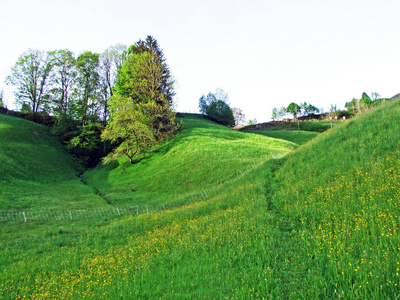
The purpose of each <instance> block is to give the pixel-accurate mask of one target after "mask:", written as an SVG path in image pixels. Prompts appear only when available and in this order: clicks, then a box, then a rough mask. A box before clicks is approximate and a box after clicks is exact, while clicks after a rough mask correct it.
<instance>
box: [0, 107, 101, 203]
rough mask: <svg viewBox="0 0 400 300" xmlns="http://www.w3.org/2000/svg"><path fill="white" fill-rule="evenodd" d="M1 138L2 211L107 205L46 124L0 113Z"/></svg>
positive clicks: (0, 186)
mask: <svg viewBox="0 0 400 300" xmlns="http://www.w3.org/2000/svg"><path fill="white" fill-rule="evenodd" d="M0 141H1V143H0V210H22V209H24V210H26V209H33V210H39V209H43V208H45V209H60V208H82V207H97V206H99V205H104V204H103V203H104V200H102V199H101V198H100V197H99V196H97V195H95V194H94V192H93V190H92V189H91V188H88V187H87V186H85V185H84V184H83V183H81V182H80V181H79V179H78V176H79V173H80V172H83V169H81V168H80V166H79V165H78V164H76V163H74V162H73V161H72V159H71V158H70V157H69V156H68V155H67V154H66V153H65V152H64V151H63V150H62V149H61V146H60V145H59V144H58V143H57V142H56V141H55V140H54V139H53V138H52V137H51V135H50V134H49V130H48V129H47V128H46V127H44V126H42V125H38V124H35V123H33V122H30V121H26V120H23V119H19V118H17V117H12V116H7V115H2V114H0Z"/></svg>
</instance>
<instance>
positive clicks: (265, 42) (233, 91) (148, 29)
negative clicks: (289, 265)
mask: <svg viewBox="0 0 400 300" xmlns="http://www.w3.org/2000/svg"><path fill="white" fill-rule="evenodd" d="M0 11H1V16H0V41H1V46H0V89H2V88H4V89H5V93H6V95H5V97H6V99H5V100H6V101H7V105H8V107H12V106H13V102H14V99H13V96H12V94H11V92H10V91H9V90H8V89H6V86H5V84H4V80H5V77H6V76H7V75H8V74H9V72H10V69H11V67H12V66H13V65H14V63H15V62H16V60H17V58H18V56H20V55H21V54H22V53H23V52H24V51H26V50H27V49H28V48H33V49H39V50H57V49H65V48H68V49H70V50H71V51H73V52H74V53H75V54H76V55H77V54H79V53H80V52H82V51H85V50H90V51H93V52H98V53H101V52H103V51H104V50H105V49H106V48H108V47H109V46H111V45H114V44H117V43H119V44H125V45H128V46H129V45H132V44H134V43H135V42H136V41H138V40H139V39H144V38H146V36H147V35H148V34H150V35H152V36H154V37H155V38H156V39H157V41H158V42H159V44H160V47H161V48H162V49H163V51H164V54H165V56H166V58H167V63H168V65H169V67H170V69H171V72H172V74H173V75H174V77H175V78H176V81H177V83H178V86H177V96H176V98H175V102H176V104H177V111H180V112H198V100H199V98H200V97H201V95H202V94H207V93H208V92H210V91H211V92H214V91H215V90H216V88H218V87H219V88H222V89H223V90H225V91H226V92H228V94H229V97H230V100H231V106H232V107H239V108H241V109H242V110H243V111H244V113H245V114H246V118H247V119H253V118H256V119H257V120H258V122H262V121H268V120H270V118H271V112H272V108H273V107H280V106H283V105H284V106H287V105H288V104H289V103H290V102H292V101H294V102H297V103H300V102H304V101H306V102H308V103H312V104H313V105H315V106H317V107H320V108H322V107H323V108H325V109H326V110H328V108H329V107H330V104H337V105H338V108H343V107H344V104H345V102H346V101H350V100H351V99H352V98H360V97H361V94H362V92H367V93H368V94H371V92H378V93H379V94H380V95H381V96H382V97H392V96H393V95H395V94H397V93H399V92H400V86H399V83H400V72H399V70H400V53H399V49H400V39H399V34H400V18H399V13H400V1H398V0H329V1H327V0H236V1H235V0H229V1H228V0H202V1H187V0H171V1H167V0H146V1H143V0H141V1H137V0H113V1H111V0H108V1H105V0H96V1H93V0H69V1H64V0H62V1H61V0H36V1H32V0H29V1H28V0H0Z"/></svg>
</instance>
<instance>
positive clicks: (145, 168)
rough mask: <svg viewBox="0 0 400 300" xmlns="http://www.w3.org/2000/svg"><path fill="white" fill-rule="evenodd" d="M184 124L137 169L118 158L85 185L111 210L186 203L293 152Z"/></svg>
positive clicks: (283, 144)
mask: <svg viewBox="0 0 400 300" xmlns="http://www.w3.org/2000/svg"><path fill="white" fill-rule="evenodd" d="M182 122H183V130H182V131H181V132H180V133H179V134H178V136H177V137H176V138H174V139H173V140H171V141H169V142H168V143H166V144H165V145H163V146H162V147H161V148H158V149H157V150H155V151H154V152H153V153H152V154H151V155H149V156H146V157H141V159H140V160H139V161H138V162H137V163H136V164H135V165H130V163H129V161H128V160H127V159H122V160H120V161H118V162H117V163H114V164H110V165H105V166H99V167H98V168H96V169H94V170H91V171H88V172H86V173H85V175H84V177H83V180H84V181H85V182H87V183H88V184H89V185H90V186H94V187H95V188H97V189H98V190H99V191H100V192H101V194H102V195H103V196H104V197H105V198H106V199H107V200H108V201H109V202H110V203H112V204H114V205H129V206H132V205H153V206H154V205H160V204H164V205H167V206H171V205H176V204H179V203H184V204H185V203H186V204H187V203H188V202H190V201H196V199H198V198H199V197H200V198H202V197H204V196H206V195H207V196H211V195H212V194H215V193H217V191H218V189H220V187H221V186H222V185H224V184H226V183H227V182H229V181H230V180H233V179H235V178H237V177H238V176H239V177H243V174H245V173H246V172H248V171H250V170H252V169H253V168H254V167H256V166H259V165H260V164H262V163H264V162H265V161H267V160H269V159H271V158H272V155H274V156H282V155H284V154H286V153H287V152H288V151H290V150H292V149H295V148H296V147H297V145H296V144H294V143H292V142H289V141H285V140H280V141H277V140H274V139H269V138H266V137H263V136H257V135H249V134H245V133H242V132H237V131H234V130H231V129H229V128H227V127H223V126H220V125H218V124H216V123H214V122H211V121H209V120H205V119H203V118H201V116H199V115H189V116H186V117H185V118H183V119H182ZM271 153H272V154H271Z"/></svg>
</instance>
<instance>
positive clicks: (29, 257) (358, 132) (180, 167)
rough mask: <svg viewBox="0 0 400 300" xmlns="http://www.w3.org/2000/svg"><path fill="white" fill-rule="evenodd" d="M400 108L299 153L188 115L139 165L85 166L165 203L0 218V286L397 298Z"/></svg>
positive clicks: (5, 291) (153, 294)
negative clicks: (34, 218) (47, 218)
mask: <svg viewBox="0 0 400 300" xmlns="http://www.w3.org/2000/svg"><path fill="white" fill-rule="evenodd" d="M399 112H400V102H399V100H394V101H392V102H388V103H386V104H385V105H383V106H381V107H379V108H376V109H374V110H372V111H370V112H368V113H366V114H364V115H361V116H360V117H357V118H355V119H353V120H350V121H348V122H346V123H344V124H343V125H341V126H338V127H336V128H334V129H332V130H330V131H328V132H325V133H322V134H321V135H319V136H318V137H316V138H315V139H313V140H311V141H310V142H308V143H306V144H305V145H303V146H301V147H299V148H297V150H295V151H292V149H294V148H296V147H297V145H295V144H293V143H288V142H285V141H282V140H276V139H271V138H268V137H263V136H260V135H254V134H245V133H237V132H234V131H230V130H228V129H226V128H223V127H221V126H218V125H215V124H213V123H208V122H206V121H204V120H200V119H196V118H188V119H186V120H185V119H183V122H184V130H183V131H182V132H181V133H180V134H179V135H178V136H177V138H176V139H174V140H171V141H170V142H169V143H167V144H166V145H165V146H164V148H159V149H158V152H154V153H152V154H151V155H149V156H147V157H142V159H141V160H140V161H138V163H137V164H136V165H134V166H130V165H129V164H127V162H126V161H125V160H121V161H119V162H118V163H116V164H114V165H108V166H102V167H99V168H97V169H95V170H92V171H90V172H88V173H87V174H85V176H84V178H85V180H86V181H87V182H88V183H89V184H91V185H94V186H95V187H96V188H97V189H99V190H100V191H101V193H102V194H104V195H105V197H106V198H107V199H109V200H110V202H112V203H113V204H118V205H120V204H124V205H138V204H140V203H142V204H146V203H148V204H149V205H159V204H166V206H167V208H168V209H167V210H165V211H164V210H163V209H159V210H158V211H157V212H155V213H151V214H142V215H139V216H125V217H123V218H116V219H112V220H108V219H101V220H98V222H95V221H90V222H80V221H79V222H75V223H69V222H66V221H64V222H60V223H54V224H50V225H46V224H44V225H43V224H39V225H30V226H21V227H20V226H18V227H17V226H15V227H13V225H12V224H11V225H10V224H8V223H7V224H2V225H4V226H3V227H2V228H1V229H0V232H2V235H1V236H0V237H1V239H2V240H1V244H2V246H3V251H1V252H0V266H1V267H0V268H1V271H2V274H5V276H3V277H1V278H0V297H1V296H3V297H4V298H18V297H23V296H26V297H31V298H45V297H47V298H71V299H81V298H85V297H86V298H94V297H100V298H106V299H115V298H127V299H131V298H145V299H155V298H166V299H168V298H182V299H193V298H208V299H210V298H212V299H222V298H228V299H248V298H251V297H254V298H258V299H260V298H263V297H265V298H270V299H304V298H305V299H317V298H325V299H331V298H336V297H341V298H345V299H349V298H360V299H369V298H375V299H381V298H387V299H388V298H396V297H397V296H398V295H399V287H398V286H399V279H398V276H399V275H398V274H400V272H399V271H400V267H399V264H400V261H399V260H398V257H399V249H400V240H399V234H398V233H399V232H398V231H399V218H398V217H399V213H400V212H399V205H398V199H399V197H398V196H399V195H398V190H399V187H400V186H399V180H398V179H399V177H398V174H400V163H399V162H400V161H399V160H400V154H399V151H398V148H399V140H400V128H399V127H400V125H399V122H397V117H398V115H399ZM274 151H276V153H277V154H279V153H287V152H291V153H290V154H289V155H286V156H284V157H283V158H281V159H272V155H271V152H272V153H274ZM268 154H269V155H268ZM166 169H168V170H169V171H165V170H166ZM131 190H132V191H131ZM178 191H179V192H178ZM169 195H173V197H172V198H173V199H171V197H169ZM147 197H148V198H147ZM146 201H148V202H146ZM173 207H175V208H173ZM169 208H173V209H169ZM9 232H12V233H13V235H14V236H13V238H11V237H12V235H11V234H10V233H9ZM15 240H16V241H17V242H15ZM38 274H39V275H38Z"/></svg>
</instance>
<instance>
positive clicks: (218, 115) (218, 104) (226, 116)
mask: <svg viewBox="0 0 400 300" xmlns="http://www.w3.org/2000/svg"><path fill="white" fill-rule="evenodd" d="M206 115H207V116H209V117H210V118H211V119H213V120H216V121H218V123H221V124H223V125H226V126H234V125H235V118H234V116H233V111H232V109H231V108H230V107H229V105H228V104H226V103H225V102H224V101H222V100H217V101H214V102H213V103H211V105H210V106H208V107H207V109H206Z"/></svg>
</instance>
